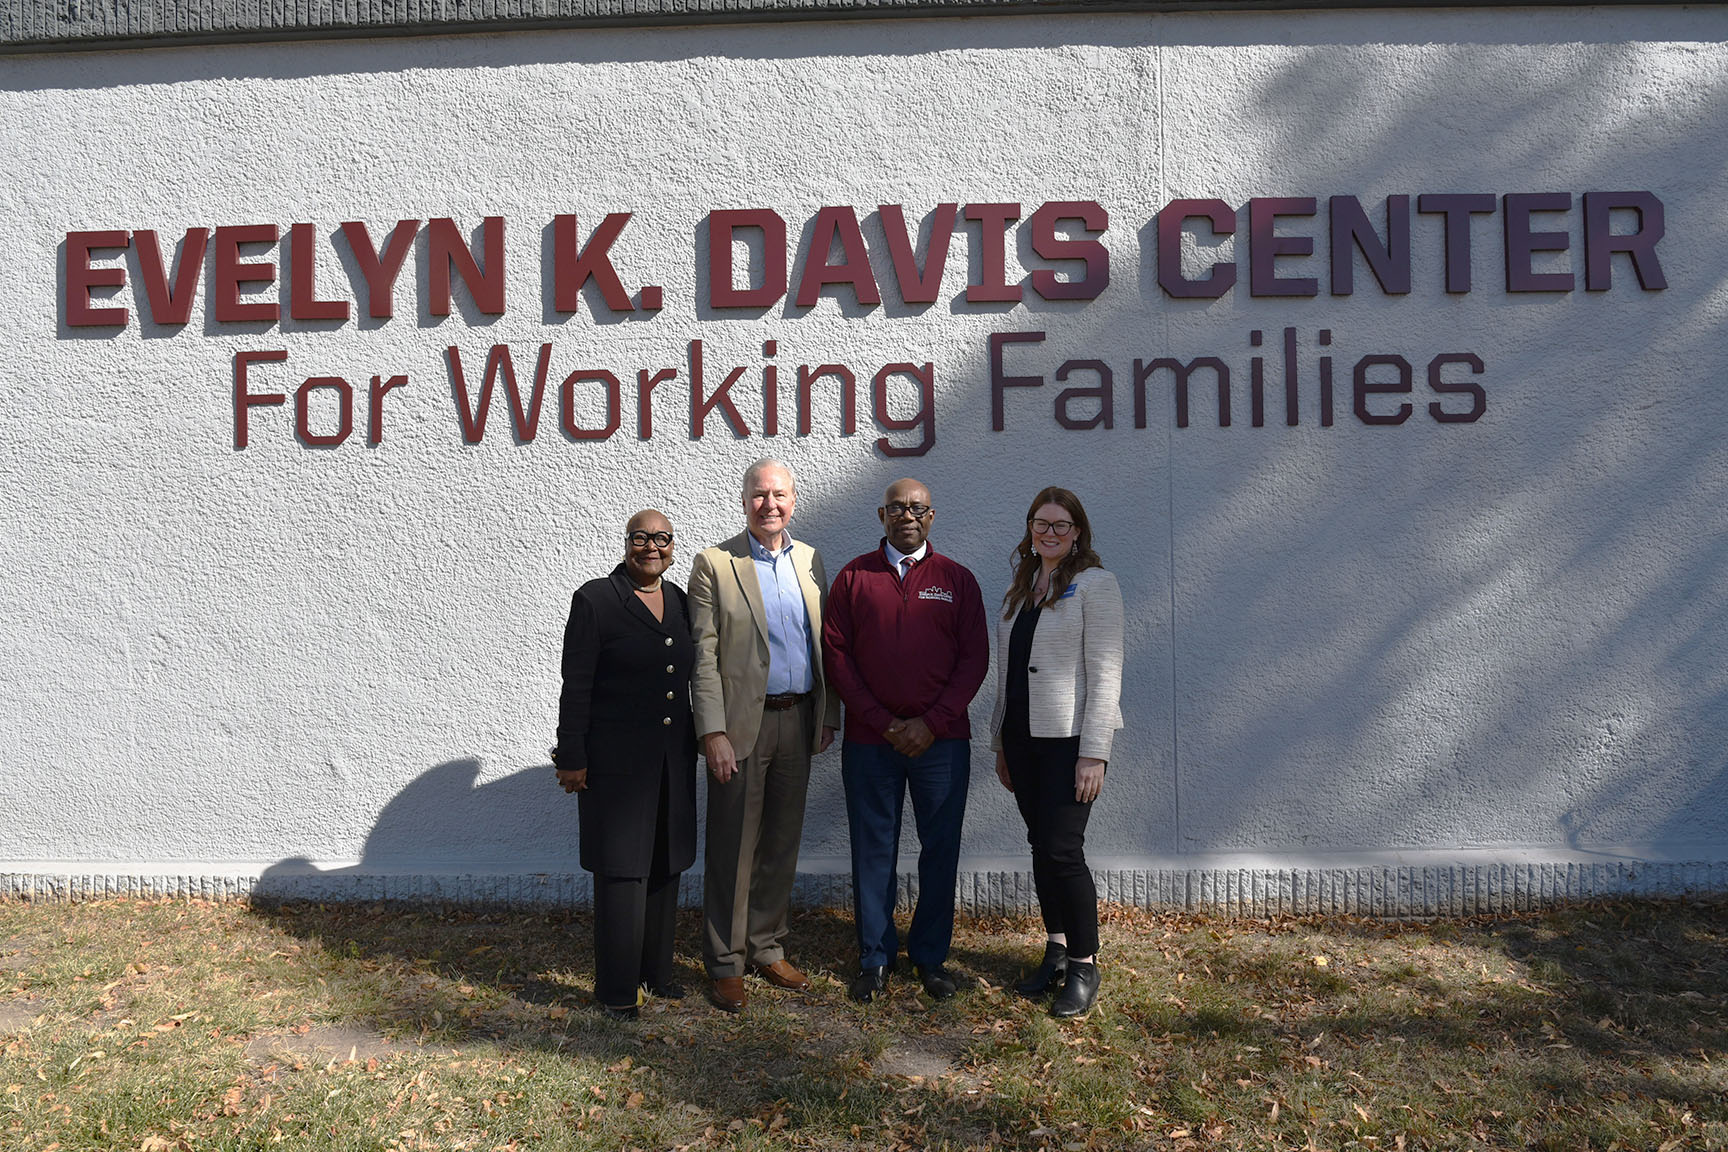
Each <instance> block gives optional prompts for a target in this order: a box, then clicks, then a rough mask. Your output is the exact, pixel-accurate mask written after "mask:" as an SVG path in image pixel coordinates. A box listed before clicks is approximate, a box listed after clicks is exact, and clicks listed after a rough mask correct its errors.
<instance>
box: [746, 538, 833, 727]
mask: <svg viewBox="0 0 1728 1152" xmlns="http://www.w3.org/2000/svg"><path fill="white" fill-rule="evenodd" d="M745 535H746V536H748V537H749V540H750V558H751V559H752V560H754V561H755V562H756V585H757V587H758V588H759V589H760V590H761V592H762V607H763V609H764V610H765V611H766V612H767V615H768V690H767V691H768V695H770V696H780V695H783V694H785V693H787V692H808V691H810V689H812V688H814V687H815V686H816V681H815V676H814V673H813V671H812V669H811V667H810V653H811V647H810V614H809V612H807V611H805V609H804V589H803V588H802V587H801V586H800V585H799V583H798V573H797V571H796V570H795V569H794V568H793V566H792V549H793V548H794V547H795V546H796V545H795V544H794V543H793V541H792V535H791V533H787V535H786V546H785V547H784V548H782V549H780V551H778V552H770V551H768V549H767V548H766V547H764V546H763V544H762V541H760V540H758V539H756V537H755V536H752V535H750V534H749V533H745Z"/></svg>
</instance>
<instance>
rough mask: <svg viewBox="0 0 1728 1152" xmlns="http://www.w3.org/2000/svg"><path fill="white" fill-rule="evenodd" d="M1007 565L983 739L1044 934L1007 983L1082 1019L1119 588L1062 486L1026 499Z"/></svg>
mask: <svg viewBox="0 0 1728 1152" xmlns="http://www.w3.org/2000/svg"><path fill="white" fill-rule="evenodd" d="M1012 563H1013V568H1014V579H1013V583H1011V584H1010V585H1009V586H1008V592H1007V594H1006V595H1004V596H1003V597H1002V608H1003V612H1002V621H1001V623H1000V624H999V625H998V626H997V642H996V709H995V712H994V714H993V716H992V717H991V722H990V732H991V738H990V746H991V747H992V748H994V749H995V750H996V775H997V777H998V778H999V779H1000V780H1001V781H1002V786H1003V787H1005V788H1007V789H1008V790H1009V791H1010V792H1012V793H1014V799H1015V801H1016V803H1018V805H1019V807H1020V816H1021V818H1022V819H1024V820H1025V821H1026V838H1027V840H1028V841H1029V842H1030V843H1031V845H1032V877H1033V882H1034V884H1035V885H1036V887H1037V891H1038V906H1039V910H1040V911H1041V912H1042V913H1043V916H1044V929H1045V932H1046V933H1047V934H1048V936H1049V940H1048V942H1047V943H1046V944H1045V947H1044V960H1043V962H1042V963H1041V964H1040V965H1039V966H1038V968H1037V969H1036V970H1035V971H1034V972H1032V974H1031V975H1029V976H1027V977H1026V978H1025V979H1023V980H1021V981H1020V982H1019V983H1017V984H1016V985H1015V986H1014V989H1015V991H1017V992H1019V993H1020V994H1021V995H1023V996H1032V997H1036V996H1042V995H1045V994H1046V993H1049V992H1052V991H1054V992H1056V993H1057V995H1056V1000H1055V1002H1054V1003H1053V1004H1052V1005H1051V1008H1050V1012H1051V1014H1052V1015H1054V1016H1060V1017H1069V1016H1083V1015H1085V1014H1086V1013H1087V1012H1089V1011H1091V1010H1092V1005H1093V1003H1094V1002H1095V1001H1096V1000H1097V998H1098V985H1099V979H1100V978H1099V975H1098V964H1097V952H1098V892H1097V889H1096V888H1095V887H1094V886H1093V883H1092V869H1091V867H1090V866H1089V865H1088V864H1087V863H1086V821H1087V819H1088V817H1090V816H1091V814H1092V802H1093V801H1094V800H1096V799H1097V798H1098V793H1099V790H1100V789H1101V788H1102V787H1103V786H1104V772H1105V768H1106V766H1107V765H1108V763H1109V760H1110V744H1111V741H1112V739H1113V738H1114V737H1115V734H1116V729H1118V728H1120V727H1122V708H1121V697H1122V593H1121V590H1120V589H1118V588H1117V586H1116V577H1114V576H1112V575H1111V574H1110V573H1108V572H1106V571H1105V570H1104V567H1103V562H1102V561H1101V560H1099V558H1098V553H1096V552H1094V551H1093V550H1092V525H1091V522H1090V521H1088V520H1087V519H1086V509H1085V508H1084V507H1083V506H1082V505H1081V503H1080V498H1079V497H1078V496H1076V495H1074V493H1072V492H1070V491H1068V489H1066V488H1046V489H1044V490H1043V491H1042V492H1040V493H1038V495H1037V496H1035V497H1033V500H1032V506H1031V508H1030V509H1028V511H1027V513H1026V534H1025V535H1024V536H1023V537H1021V539H1020V543H1019V545H1018V546H1017V547H1016V548H1015V549H1014V553H1013V557H1012Z"/></svg>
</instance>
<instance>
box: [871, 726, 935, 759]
mask: <svg viewBox="0 0 1728 1152" xmlns="http://www.w3.org/2000/svg"><path fill="white" fill-rule="evenodd" d="M882 735H883V736H885V737H887V739H888V743H889V744H891V745H892V746H893V748H894V751H896V752H898V753H900V755H902V756H904V757H906V758H907V759H908V760H916V759H917V758H918V757H920V756H922V755H924V753H926V752H928V751H929V750H930V745H932V744H934V743H936V733H934V732H932V731H930V725H928V724H926V723H925V722H924V717H922V716H914V717H912V718H911V719H909V720H899V719H897V720H895V721H894V723H892V724H890V725H888V727H887V729H886V730H885V731H884V732H883V733H882Z"/></svg>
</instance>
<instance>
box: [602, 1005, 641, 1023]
mask: <svg viewBox="0 0 1728 1152" xmlns="http://www.w3.org/2000/svg"><path fill="white" fill-rule="evenodd" d="M600 1010H601V1011H602V1012H604V1013H606V1015H607V1017H608V1018H609V1019H612V1020H634V1019H636V1018H637V1016H638V1015H639V1012H638V1010H637V1008H636V1005H634V1004H631V1005H629V1006H627V1007H624V1008H614V1007H612V1005H610V1004H602V1005H601V1006H600Z"/></svg>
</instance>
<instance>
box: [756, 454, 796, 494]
mask: <svg viewBox="0 0 1728 1152" xmlns="http://www.w3.org/2000/svg"><path fill="white" fill-rule="evenodd" d="M770 468H778V469H779V470H780V471H782V472H784V473H786V479H788V480H790V481H792V494H793V495H794V496H796V495H797V494H798V475H797V473H795V472H793V471H792V465H790V464H788V463H786V461H784V460H776V459H775V458H774V457H772V456H764V457H762V459H760V460H758V461H756V462H755V463H754V464H752V465H750V467H748V468H746V469H744V486H743V496H744V498H745V499H746V500H748V499H749V498H750V481H752V480H754V479H755V478H756V476H757V475H758V474H759V473H762V472H766V471H767V470H768V469H770Z"/></svg>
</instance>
